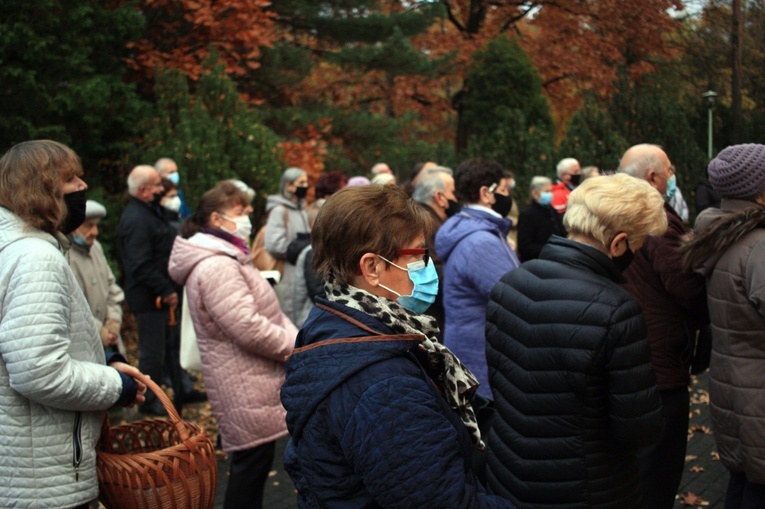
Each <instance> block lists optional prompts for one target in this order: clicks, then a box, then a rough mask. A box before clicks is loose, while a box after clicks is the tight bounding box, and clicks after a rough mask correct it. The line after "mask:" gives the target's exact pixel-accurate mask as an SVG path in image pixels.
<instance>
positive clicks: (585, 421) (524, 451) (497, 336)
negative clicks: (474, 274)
mask: <svg viewBox="0 0 765 509" xmlns="http://www.w3.org/2000/svg"><path fill="white" fill-rule="evenodd" d="M622 281H623V278H622V276H621V274H620V273H619V271H618V270H617V268H616V266H615V265H614V263H613V262H612V261H611V260H610V259H609V258H608V257H607V256H606V255H605V254H603V253H601V252H600V251H598V250H596V249H595V248H592V247H590V246H587V245H585V244H581V243H579V242H574V241H571V240H566V239H562V238H560V237H555V236H553V237H552V238H551V240H550V241H549V242H548V244H547V245H546V246H545V247H544V248H543V249H542V252H541V254H540V257H539V259H537V260H532V261H529V262H526V263H524V264H523V265H521V267H520V268H519V269H517V270H515V271H513V272H510V273H508V274H506V275H505V276H504V277H503V278H502V279H501V280H500V282H499V283H497V285H496V286H495V287H494V289H493V291H492V293H491V301H490V302H489V306H488V310H487V330H486V339H487V349H486V357H487V360H488V364H489V380H490V383H491V386H492V388H493V391H494V398H495V399H494V404H495V408H496V415H495V417H494V420H493V421H492V427H491V430H490V432H489V437H488V455H487V482H488V484H489V490H490V491H491V492H493V493H496V494H499V495H503V496H506V497H507V498H510V499H511V500H512V501H513V502H514V503H515V504H516V505H518V506H519V507H523V508H537V509H540V508H544V509H552V508H564V507H565V508H566V509H584V508H598V509H605V508H613V509H617V508H618V509H630V508H635V507H640V489H639V485H638V482H639V481H638V463H637V459H636V457H635V451H636V450H637V449H638V448H639V447H641V446H645V445H648V444H650V443H651V442H653V441H654V440H655V439H656V438H657V437H658V436H659V433H660V431H661V427H662V417H661V400H660V398H659V393H658V389H657V388H656V382H655V377H654V373H653V371H652V369H651V364H650V353H649V346H648V341H647V339H646V336H647V331H646V326H645V323H644V321H643V318H642V316H641V314H640V307H639V305H638V304H637V302H635V301H634V300H633V299H632V297H631V296H630V295H629V293H627V291H626V290H624V289H623V288H621V287H620V286H619V285H618V284H617V283H620V282H622Z"/></svg>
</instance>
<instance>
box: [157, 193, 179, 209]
mask: <svg viewBox="0 0 765 509" xmlns="http://www.w3.org/2000/svg"><path fill="white" fill-rule="evenodd" d="M162 206H163V207H165V208H166V209H167V210H171V211H173V212H178V211H179V210H181V197H180V196H173V197H171V198H168V199H167V200H165V203H164V204H163V205H162Z"/></svg>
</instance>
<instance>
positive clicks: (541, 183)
mask: <svg viewBox="0 0 765 509" xmlns="http://www.w3.org/2000/svg"><path fill="white" fill-rule="evenodd" d="M529 187H530V191H531V193H530V194H531V203H530V204H529V205H528V207H526V208H525V209H523V212H521V214H520V217H519V218H518V256H519V257H520V259H521V261H522V262H525V261H528V260H533V259H534V258H538V257H539V253H540V252H542V248H543V247H544V246H545V244H547V241H548V239H549V238H550V237H552V236H553V235H557V236H559V237H565V236H566V229H565V228H563V216H561V215H560V214H558V213H557V212H556V211H555V209H554V208H552V205H550V204H551V203H552V182H551V181H550V179H549V178H547V177H542V176H536V177H534V178H532V179H531V185H530V186H529Z"/></svg>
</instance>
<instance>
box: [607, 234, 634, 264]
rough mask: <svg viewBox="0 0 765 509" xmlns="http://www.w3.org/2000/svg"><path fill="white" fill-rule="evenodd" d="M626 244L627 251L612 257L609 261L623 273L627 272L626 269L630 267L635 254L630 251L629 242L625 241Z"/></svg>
mask: <svg viewBox="0 0 765 509" xmlns="http://www.w3.org/2000/svg"><path fill="white" fill-rule="evenodd" d="M625 242H626V243H627V249H626V250H625V251H624V253H622V254H621V255H619V256H614V257H613V258H611V260H612V261H613V262H614V265H616V268H617V269H619V272H624V271H625V270H627V267H629V266H630V263H632V260H633V259H634V258H635V253H634V251H632V249H630V241H629V240H625Z"/></svg>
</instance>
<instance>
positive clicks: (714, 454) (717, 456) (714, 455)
mask: <svg viewBox="0 0 765 509" xmlns="http://www.w3.org/2000/svg"><path fill="white" fill-rule="evenodd" d="M709 454H710V455H711V456H712V460H713V461H720V454H719V453H718V452H717V451H712V452H710V453H709Z"/></svg>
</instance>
